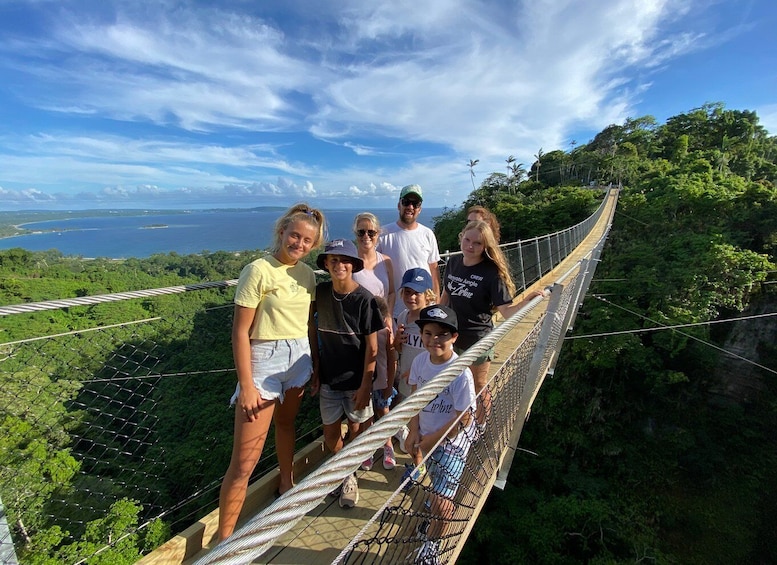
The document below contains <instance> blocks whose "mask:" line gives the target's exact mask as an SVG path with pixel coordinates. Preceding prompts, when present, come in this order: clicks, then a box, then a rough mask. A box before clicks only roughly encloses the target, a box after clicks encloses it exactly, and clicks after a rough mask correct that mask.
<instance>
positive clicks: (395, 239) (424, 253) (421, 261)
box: [378, 184, 440, 318]
mask: <svg viewBox="0 0 777 565" xmlns="http://www.w3.org/2000/svg"><path fill="white" fill-rule="evenodd" d="M423 200H424V198H423V191H422V190H421V187H420V186H418V185H417V184H409V185H407V186H406V187H404V188H403V189H402V191H401V192H400V193H399V203H398V204H397V209H398V210H399V220H398V221H397V222H395V223H393V224H391V225H390V226H386V227H385V228H384V230H383V233H382V234H381V236H380V243H379V244H378V251H380V252H381V253H383V254H385V255H388V256H389V257H390V258H391V263H392V265H393V267H394V288H400V286H401V284H402V275H404V274H405V271H407V270H408V269H413V268H421V269H424V270H425V271H428V272H429V273H430V274H431V275H432V290H433V291H434V295H435V297H436V300H439V299H440V272H439V270H438V269H437V263H438V262H439V261H440V250H439V249H438V247H437V238H436V237H435V236H434V232H433V231H432V230H430V229H429V228H428V227H426V226H424V225H422V224H420V223H418V216H419V215H420V214H421V204H422V202H423ZM402 310H403V304H402V301H401V300H397V301H396V304H395V305H394V312H393V314H392V315H393V317H394V318H396V317H397V316H398V315H399V313H400V312H401V311H402Z"/></svg>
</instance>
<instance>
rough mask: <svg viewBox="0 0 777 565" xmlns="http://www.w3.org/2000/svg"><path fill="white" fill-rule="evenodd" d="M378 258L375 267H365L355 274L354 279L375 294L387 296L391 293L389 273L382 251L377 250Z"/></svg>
mask: <svg viewBox="0 0 777 565" xmlns="http://www.w3.org/2000/svg"><path fill="white" fill-rule="evenodd" d="M375 253H377V255H378V260H377V262H376V263H375V268H374V269H368V268H367V267H364V268H363V269H362V270H361V271H359V272H357V273H354V274H353V280H355V281H356V282H357V283H359V284H360V285H362V286H363V287H364V288H366V289H367V290H369V291H370V292H371V293H372V294H373V296H380V297H381V298H386V297H387V296H388V293H389V274H388V269H387V268H386V257H385V255H383V254H382V253H378V252H377V251H376V252H375Z"/></svg>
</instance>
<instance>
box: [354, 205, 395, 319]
mask: <svg viewBox="0 0 777 565" xmlns="http://www.w3.org/2000/svg"><path fill="white" fill-rule="evenodd" d="M353 233H354V235H355V236H356V249H357V250H358V252H359V258H360V259H361V260H362V261H363V262H364V269H362V270H361V271H359V272H358V273H354V274H353V280H355V281H356V282H358V283H359V284H360V285H362V286H363V287H364V288H366V289H367V290H369V291H370V292H371V293H372V294H373V295H375V296H379V297H381V298H383V299H384V300H385V301H386V304H388V307H389V312H393V311H394V300H395V291H394V273H393V269H392V266H391V259H389V257H388V256H387V255H383V254H382V253H378V251H377V250H376V248H377V246H378V237H380V222H379V221H378V218H377V217H376V216H375V214H371V213H370V212H362V213H361V214H358V215H357V216H356V219H354V221H353Z"/></svg>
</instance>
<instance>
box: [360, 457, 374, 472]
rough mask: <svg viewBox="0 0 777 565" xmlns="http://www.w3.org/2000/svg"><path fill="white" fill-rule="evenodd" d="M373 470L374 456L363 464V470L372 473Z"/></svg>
mask: <svg viewBox="0 0 777 565" xmlns="http://www.w3.org/2000/svg"><path fill="white" fill-rule="evenodd" d="M371 469H372V455H370V456H369V457H368V458H367V459H365V460H364V461H363V462H362V470H363V471H370V470H371Z"/></svg>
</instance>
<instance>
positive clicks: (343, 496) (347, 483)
mask: <svg viewBox="0 0 777 565" xmlns="http://www.w3.org/2000/svg"><path fill="white" fill-rule="evenodd" d="M357 502H359V483H358V482H356V475H355V474H353V473H351V474H350V475H348V476H347V477H345V479H344V480H343V488H342V490H341V491H340V508H353V507H354V506H356V503H357Z"/></svg>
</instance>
